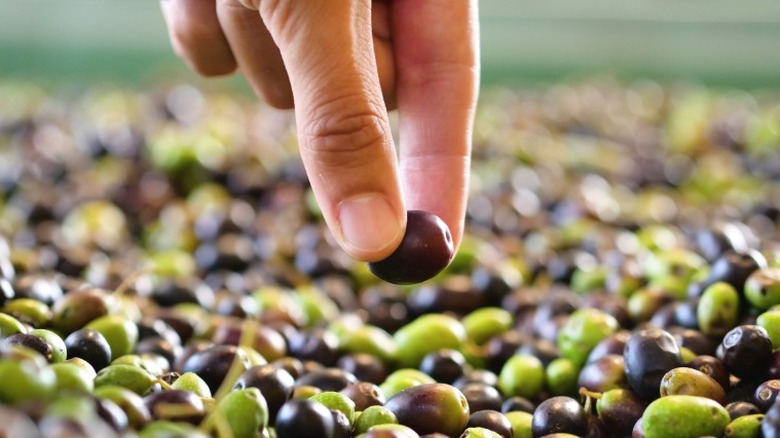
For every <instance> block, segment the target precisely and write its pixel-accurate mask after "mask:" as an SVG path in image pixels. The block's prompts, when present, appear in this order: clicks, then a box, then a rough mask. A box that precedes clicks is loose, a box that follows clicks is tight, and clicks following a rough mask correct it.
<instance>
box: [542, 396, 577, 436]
mask: <svg viewBox="0 0 780 438" xmlns="http://www.w3.org/2000/svg"><path fill="white" fill-rule="evenodd" d="M531 430H532V432H533V435H534V436H537V437H538V436H545V435H550V434H553V433H569V434H572V435H577V436H584V435H585V434H586V433H587V431H588V413H587V412H585V408H583V407H582V405H581V404H580V403H579V402H578V401H577V400H575V399H573V398H571V397H567V396H556V397H551V398H548V399H547V400H545V401H543V402H541V403H540V404H539V406H537V407H536V410H535V411H534V416H533V420H532V422H531Z"/></svg>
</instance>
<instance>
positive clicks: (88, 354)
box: [65, 328, 111, 371]
mask: <svg viewBox="0 0 780 438" xmlns="http://www.w3.org/2000/svg"><path fill="white" fill-rule="evenodd" d="M65 347H66V348H67V351H68V359H70V358H73V357H80V358H82V359H84V360H86V361H87V362H89V364H90V365H92V367H93V368H95V371H100V370H102V369H103V368H105V367H106V366H108V364H109V363H110V362H111V346H110V345H109V344H108V341H107V340H106V338H105V337H104V336H103V335H102V334H101V333H100V332H98V331H97V330H92V329H87V328H83V329H79V330H76V331H74V332H73V333H71V334H70V335H68V337H67V338H65Z"/></svg>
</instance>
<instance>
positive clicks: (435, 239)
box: [368, 210, 454, 284]
mask: <svg viewBox="0 0 780 438" xmlns="http://www.w3.org/2000/svg"><path fill="white" fill-rule="evenodd" d="M453 252H454V248H453V243H452V234H450V229H449V228H448V227H447V224H446V223H444V221H443V220H441V218H439V217H438V216H436V215H435V214H433V213H428V212H425V211H421V210H409V211H408V212H406V234H404V237H403V240H401V245H399V246H398V248H397V249H396V250H395V252H393V253H392V254H390V256H389V257H387V258H386V259H384V260H380V261H378V262H372V263H369V264H368V267H369V269H371V272H373V273H374V275H376V276H377V277H379V278H381V279H382V280H385V281H387V282H389V283H395V284H414V283H420V282H423V281H425V280H428V279H430V278H433V277H434V276H435V275H436V274H438V273H439V272H441V271H442V269H444V268H446V267H447V265H449V263H450V261H451V260H452V255H453Z"/></svg>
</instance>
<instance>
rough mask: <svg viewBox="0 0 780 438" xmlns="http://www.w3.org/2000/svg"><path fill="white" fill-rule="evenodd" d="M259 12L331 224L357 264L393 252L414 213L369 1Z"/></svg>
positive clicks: (291, 1)
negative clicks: (409, 209) (409, 210)
mask: <svg viewBox="0 0 780 438" xmlns="http://www.w3.org/2000/svg"><path fill="white" fill-rule="evenodd" d="M259 11H260V15H261V17H262V18H263V21H264V22H265V24H266V27H267V28H268V30H269V32H270V33H271V35H272V36H273V38H274V41H275V42H276V44H277V45H278V46H279V50H280V52H281V54H282V59H283V61H284V63H285V66H286V68H287V70H288V73H289V77H290V84H291V86H292V90H293V96H294V101H295V116H296V123H297V129H298V139H299V143H300V151H301V157H302V159H303V164H304V166H305V168H306V173H307V175H308V176H309V180H310V182H311V185H312V189H313V191H314V194H315V196H316V198H317V201H318V202H319V204H320V208H321V209H322V212H323V214H324V217H325V221H326V223H327V224H328V227H329V228H330V230H331V231H332V232H333V234H334V236H335V238H336V240H337V241H338V242H339V244H340V245H341V247H342V248H343V249H344V250H345V251H346V252H347V253H348V254H350V255H351V256H352V257H354V258H356V259H358V260H363V261H377V260H381V259H383V258H385V257H387V256H389V255H390V254H391V253H392V252H393V251H394V250H395V249H396V247H398V245H399V244H400V242H401V239H402V237H403V234H404V230H405V226H406V211H405V206H404V202H403V199H402V195H401V189H400V182H399V172H398V168H397V160H396V154H395V148H394V146H393V139H392V134H391V131H390V124H389V122H388V118H387V109H386V108H385V104H384V100H383V98H382V91H381V89H380V85H379V78H378V75H377V67H376V60H375V56H374V48H373V41H372V34H371V3H370V0H358V1H344V0H317V1H305V2H301V1H297V0H278V1H275V0H261V1H260V2H259Z"/></svg>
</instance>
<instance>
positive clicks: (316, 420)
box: [273, 399, 335, 438]
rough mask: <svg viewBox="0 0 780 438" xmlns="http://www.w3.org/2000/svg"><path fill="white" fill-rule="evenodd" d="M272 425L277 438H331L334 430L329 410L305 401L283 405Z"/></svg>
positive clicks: (293, 401)
mask: <svg viewBox="0 0 780 438" xmlns="http://www.w3.org/2000/svg"><path fill="white" fill-rule="evenodd" d="M273 424H274V430H275V431H276V436H277V438H301V437H310V438H332V437H333V433H334V430H335V424H334V420H333V415H332V414H331V413H330V410H329V409H328V408H326V407H325V406H324V405H323V404H322V403H317V402H315V401H311V400H306V399H293V400H290V401H288V402H287V403H285V404H284V405H283V406H282V408H281V409H279V412H278V413H277V415H276V420H275V421H274V423H273Z"/></svg>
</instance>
